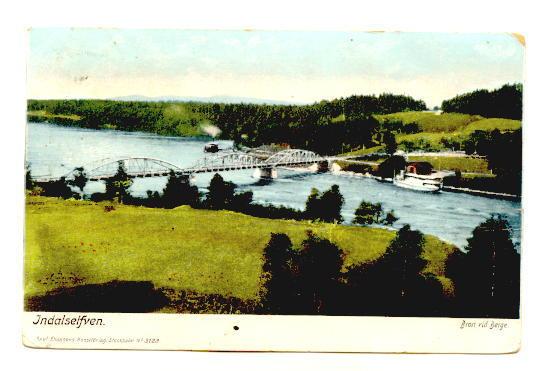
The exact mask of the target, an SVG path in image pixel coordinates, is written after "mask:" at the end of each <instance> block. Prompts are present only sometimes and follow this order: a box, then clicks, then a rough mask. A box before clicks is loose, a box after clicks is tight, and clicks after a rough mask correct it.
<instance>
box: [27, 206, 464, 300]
mask: <svg viewBox="0 0 544 371" xmlns="http://www.w3.org/2000/svg"><path fill="white" fill-rule="evenodd" d="M106 206H108V207H106ZM112 207H113V210H111V209H112ZM108 210H111V211H108ZM307 230H311V231H313V232H314V233H315V234H317V235H318V236H321V237H325V238H328V239H330V240H331V241H332V242H334V243H335V244H337V245H338V246H339V247H340V248H341V249H342V250H343V251H344V253H345V262H344V269H346V268H347V267H348V266H350V265H352V264H357V263H360V262H365V261H371V260H375V259H377V258H379V257H380V256H381V255H382V254H383V253H384V251H385V249H386V247H387V246H388V244H389V243H390V241H391V240H392V239H393V238H394V236H395V233H394V232H393V231H389V230H386V229H381V228H370V227H357V226H344V225H336V224H327V223H310V222H304V221H290V220H272V219H263V218H256V217H251V216H247V215H243V214H239V213H235V212H231V211H210V210H195V209H192V208H190V207H188V206H182V207H178V208H176V209H171V210H167V209H151V208H145V207H136V206H127V205H121V204H114V203H111V202H102V203H93V202H90V201H77V200H61V199H56V198H48V197H41V196H28V197H27V200H26V231H25V234H26V235H25V240H26V241H25V242H26V247H25V295H26V296H27V297H29V296H34V295H42V294H45V293H46V292H47V291H50V290H53V289H56V288H60V287H70V286H75V285H80V284H89V283H105V282H108V281H111V280H138V281H141V280H145V281H151V282H153V284H154V285H155V286H156V287H161V288H169V289H174V290H191V291H194V292H199V293H205V294H208V293H209V294H213V293H216V294H221V295H224V296H232V297H237V298H240V299H244V300H245V299H256V298H257V295H258V292H259V288H260V281H259V279H260V275H261V267H262V252H263V249H264V247H265V245H266V243H267V242H268V240H269V238H270V233H272V232H276V233H277V232H282V233H286V234H287V235H288V236H289V237H290V238H291V240H292V241H293V245H294V246H296V247H298V246H299V245H300V243H301V242H302V241H303V240H304V239H305V237H306V231H307ZM454 249H455V246H453V245H451V244H447V243H445V242H442V241H441V240H439V239H438V238H436V237H433V236H426V237H425V246H424V252H423V257H424V258H425V259H426V260H428V264H427V267H426V268H425V270H426V271H427V272H431V273H433V274H435V275H437V276H438V278H439V280H440V281H441V282H442V283H443V285H444V289H445V291H446V292H450V291H451V289H452V287H451V282H450V281H449V279H447V278H445V277H444V264H445V260H446V258H447V257H448V256H449V255H450V254H451V253H452V252H453V251H454Z"/></svg>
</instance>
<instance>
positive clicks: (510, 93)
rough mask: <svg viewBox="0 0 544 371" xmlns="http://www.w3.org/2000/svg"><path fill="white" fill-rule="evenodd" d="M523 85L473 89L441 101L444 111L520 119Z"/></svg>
mask: <svg viewBox="0 0 544 371" xmlns="http://www.w3.org/2000/svg"><path fill="white" fill-rule="evenodd" d="M522 106H523V85H522V84H512V85H510V84H506V85H503V86H502V87H500V88H499V89H496V90H491V91H489V90H485V89H481V90H475V91H472V92H470V93H466V94H461V95H458V96H456V97H454V98H452V99H448V100H445V101H443V102H442V110H443V111H444V112H459V113H468V114H470V115H480V116H484V117H500V118H507V119H514V120H521V116H522Z"/></svg>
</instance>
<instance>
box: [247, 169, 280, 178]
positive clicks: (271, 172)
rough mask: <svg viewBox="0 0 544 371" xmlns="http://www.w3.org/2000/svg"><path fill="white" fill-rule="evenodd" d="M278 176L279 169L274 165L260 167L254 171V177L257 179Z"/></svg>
mask: <svg viewBox="0 0 544 371" xmlns="http://www.w3.org/2000/svg"><path fill="white" fill-rule="evenodd" d="M277 177H278V171H277V170H276V169H275V168H272V167H263V168H258V169H255V171H254V172H253V178H257V179H276V178H277Z"/></svg>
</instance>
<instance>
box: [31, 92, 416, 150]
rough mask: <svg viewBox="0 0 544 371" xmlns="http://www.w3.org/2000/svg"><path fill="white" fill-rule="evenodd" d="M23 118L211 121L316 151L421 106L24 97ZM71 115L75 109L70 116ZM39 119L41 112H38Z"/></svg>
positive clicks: (152, 123) (161, 128) (249, 139)
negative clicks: (382, 116) (384, 118)
mask: <svg viewBox="0 0 544 371" xmlns="http://www.w3.org/2000/svg"><path fill="white" fill-rule="evenodd" d="M27 108H28V111H29V117H28V118H29V120H33V119H35V120H38V119H40V116H39V115H37V114H36V112H47V113H48V114H50V116H49V117H48V118H47V119H48V120H49V121H51V122H55V123H58V124H62V125H74V126H81V127H87V128H93V129H99V128H116V129H119V130H125V131H145V132H153V133H158V134H163V135H189V136H190V135H197V134H198V133H200V134H202V132H200V129H199V128H200V126H201V125H206V124H207V123H208V124H212V125H215V126H217V127H218V128H219V129H220V130H221V134H220V138H222V139H231V140H234V141H235V142H236V143H238V144H242V145H246V146H259V145H262V144H270V143H276V144H288V145H290V146H292V147H295V148H302V149H309V150H313V151H315V152H318V153H321V154H334V153H338V152H342V151H349V150H353V149H358V148H361V147H362V146H368V145H375V143H374V142H373V135H374V134H375V133H376V131H377V130H378V129H379V127H380V123H379V122H378V121H377V120H376V119H375V118H374V117H373V116H372V115H373V114H387V113H394V112H401V111H418V110H424V109H426V106H425V104H424V103H423V101H418V100H415V99H413V98H411V97H407V96H404V95H393V94H382V95H379V96H377V97H376V96H351V97H348V98H341V99H335V100H332V101H321V102H319V103H314V104H310V105H257V104H244V103H239V104H220V103H197V102H187V103H172V102H120V101H111V100H29V101H28V107H27ZM71 115H76V116H77V117H73V116H71ZM41 120H43V117H42V118H41Z"/></svg>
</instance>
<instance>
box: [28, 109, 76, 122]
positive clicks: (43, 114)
mask: <svg viewBox="0 0 544 371" xmlns="http://www.w3.org/2000/svg"><path fill="white" fill-rule="evenodd" d="M27 115H28V116H30V117H36V118H41V119H43V120H47V119H54V118H59V119H68V120H73V121H79V120H81V117H80V116H78V115H55V114H52V113H49V112H46V111H29V112H28V113H27Z"/></svg>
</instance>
